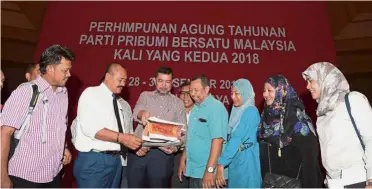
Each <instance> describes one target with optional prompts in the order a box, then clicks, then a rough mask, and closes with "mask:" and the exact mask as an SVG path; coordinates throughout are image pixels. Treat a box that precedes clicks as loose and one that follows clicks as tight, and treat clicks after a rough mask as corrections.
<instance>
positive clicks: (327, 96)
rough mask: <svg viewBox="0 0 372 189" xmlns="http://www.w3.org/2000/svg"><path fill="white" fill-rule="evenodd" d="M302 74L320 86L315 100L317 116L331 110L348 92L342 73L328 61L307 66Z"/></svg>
mask: <svg viewBox="0 0 372 189" xmlns="http://www.w3.org/2000/svg"><path fill="white" fill-rule="evenodd" d="M302 76H303V78H304V79H305V80H307V79H308V78H310V79H312V80H315V81H316V82H317V83H318V85H319V87H320V98H319V100H317V102H318V108H317V110H316V115H317V116H319V117H320V116H324V115H325V114H326V113H327V112H329V111H332V110H333V109H335V107H337V106H338V105H339V104H340V103H343V102H344V101H345V99H344V98H345V95H346V93H348V92H350V86H349V83H348V82H347V80H346V78H345V76H344V74H342V72H341V71H340V70H339V69H337V68H336V67H335V66H334V65H332V64H331V63H328V62H318V63H315V64H313V65H311V66H310V67H309V68H307V69H306V70H305V71H304V72H303V73H302Z"/></svg>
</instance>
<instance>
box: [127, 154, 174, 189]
mask: <svg viewBox="0 0 372 189" xmlns="http://www.w3.org/2000/svg"><path fill="white" fill-rule="evenodd" d="M173 164H174V155H167V154H166V153H164V152H163V151H161V150H159V149H157V148H153V149H150V151H149V152H147V154H146V155H145V156H143V157H138V156H137V155H136V154H134V153H133V152H132V153H128V164H127V167H128V187H129V188H170V186H171V178H172V174H173Z"/></svg>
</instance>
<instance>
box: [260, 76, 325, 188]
mask: <svg viewBox="0 0 372 189" xmlns="http://www.w3.org/2000/svg"><path fill="white" fill-rule="evenodd" d="M263 97H264V98H265V106H264V110H263V112H262V114H261V124H260V127H259V133H258V138H259V139H260V140H263V141H264V143H261V147H260V159H261V171H262V175H263V176H264V175H265V174H266V173H268V172H269V160H268V158H269V154H270V163H271V171H272V173H275V174H280V175H285V176H289V177H292V178H296V177H297V176H298V177H299V179H300V180H301V182H302V187H304V188H314V187H315V188H319V187H322V186H323V184H322V177H321V170H320V167H319V158H318V157H319V144H318V142H317V138H316V134H315V129H314V127H313V124H312V121H311V119H310V118H309V117H308V116H307V114H306V113H305V107H304V104H303V102H302V100H301V99H300V98H299V97H298V95H297V93H296V91H295V90H294V88H293V87H292V86H291V85H290V83H289V82H288V80H287V79H286V78H285V77H283V76H281V75H275V76H272V77H270V78H269V79H268V80H267V81H266V83H265V86H264V92H263Z"/></svg>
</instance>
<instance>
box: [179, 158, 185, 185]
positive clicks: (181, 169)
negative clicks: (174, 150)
mask: <svg viewBox="0 0 372 189" xmlns="http://www.w3.org/2000/svg"><path fill="white" fill-rule="evenodd" d="M185 173H186V158H181V159H180V166H179V167H178V179H179V180H180V181H181V182H182V177H183V175H185Z"/></svg>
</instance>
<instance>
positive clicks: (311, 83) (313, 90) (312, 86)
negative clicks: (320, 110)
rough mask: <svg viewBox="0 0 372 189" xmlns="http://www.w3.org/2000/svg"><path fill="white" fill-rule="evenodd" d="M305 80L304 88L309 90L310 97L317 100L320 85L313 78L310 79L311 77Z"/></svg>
mask: <svg viewBox="0 0 372 189" xmlns="http://www.w3.org/2000/svg"><path fill="white" fill-rule="evenodd" d="M306 81H307V85H306V89H307V90H308V91H309V92H310V94H311V97H312V98H313V99H314V100H319V99H320V87H319V84H318V82H316V81H315V80H312V79H311V78H307V79H306Z"/></svg>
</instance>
